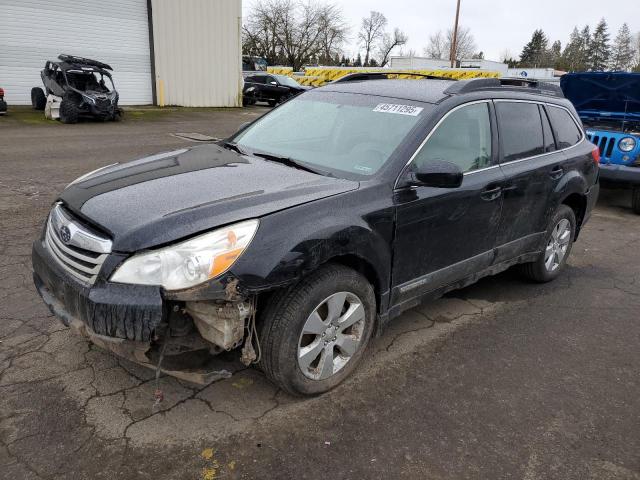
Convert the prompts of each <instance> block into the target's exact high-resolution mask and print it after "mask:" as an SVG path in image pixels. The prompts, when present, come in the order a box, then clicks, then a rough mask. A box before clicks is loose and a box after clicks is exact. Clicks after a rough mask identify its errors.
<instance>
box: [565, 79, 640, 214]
mask: <svg viewBox="0 0 640 480" xmlns="http://www.w3.org/2000/svg"><path fill="white" fill-rule="evenodd" d="M560 86H561V88H562V91H563V92H564V95H565V97H567V98H568V99H569V100H570V101H571V102H572V103H573V105H574V106H575V107H576V110H577V111H578V114H579V115H580V119H581V120H582V123H583V124H584V126H585V128H586V131H587V138H588V139H589V140H591V142H592V143H593V144H595V145H596V146H597V147H598V148H599V149H600V180H601V183H602V185H603V186H614V187H615V186H622V187H626V188H632V208H633V211H634V212H635V213H637V214H640V73H627V72H584V73H569V74H567V75H564V76H563V77H562V78H561V79H560Z"/></svg>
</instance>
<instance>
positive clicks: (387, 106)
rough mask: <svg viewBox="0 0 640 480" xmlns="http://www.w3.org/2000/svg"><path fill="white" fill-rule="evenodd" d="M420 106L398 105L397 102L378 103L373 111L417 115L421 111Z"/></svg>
mask: <svg viewBox="0 0 640 480" xmlns="http://www.w3.org/2000/svg"><path fill="white" fill-rule="evenodd" d="M422 110H423V109H422V107H414V106H413V105H399V104H397V103H379V104H378V105H376V108H374V109H373V111H374V112H382V113H396V114H398V115H411V116H412V117H417V116H418V115H420V112H421V111H422Z"/></svg>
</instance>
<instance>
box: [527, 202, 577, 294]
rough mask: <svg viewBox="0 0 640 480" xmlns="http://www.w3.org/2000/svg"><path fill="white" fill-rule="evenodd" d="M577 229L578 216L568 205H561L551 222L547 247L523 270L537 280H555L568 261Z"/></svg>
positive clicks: (547, 233) (529, 276)
mask: <svg viewBox="0 0 640 480" xmlns="http://www.w3.org/2000/svg"><path fill="white" fill-rule="evenodd" d="M575 231H576V216H575V213H574V212H573V210H572V209H571V208H569V207H568V206H567V205H560V208H558V210H557V211H556V213H555V215H554V216H553V218H552V219H551V221H550V222H549V226H548V227H547V232H546V237H545V243H544V245H545V247H544V250H543V251H542V252H541V253H540V255H539V256H538V258H537V259H536V260H535V261H533V262H531V263H525V264H524V265H522V272H523V273H524V275H525V276H526V277H528V278H530V279H531V280H534V281H536V282H541V283H542V282H550V281H551V280H555V279H556V278H557V277H558V276H559V275H560V273H561V272H562V270H563V269H564V266H565V265H566V263H567V259H568V258H569V254H570V253H571V247H572V246H573V239H574V238H575Z"/></svg>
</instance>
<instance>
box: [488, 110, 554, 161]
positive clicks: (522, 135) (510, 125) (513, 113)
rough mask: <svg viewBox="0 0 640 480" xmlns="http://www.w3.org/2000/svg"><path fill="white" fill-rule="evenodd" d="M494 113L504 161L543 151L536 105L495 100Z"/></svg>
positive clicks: (540, 123) (530, 155)
mask: <svg viewBox="0 0 640 480" xmlns="http://www.w3.org/2000/svg"><path fill="white" fill-rule="evenodd" d="M496 113H497V116H498V127H499V131H500V143H501V145H502V158H503V161H504V162H512V161H514V160H519V159H521V158H527V157H532V156H534V155H540V154H542V153H544V137H543V134H542V122H541V121H540V113H539V111H538V105H537V104H535V103H517V102H497V103H496Z"/></svg>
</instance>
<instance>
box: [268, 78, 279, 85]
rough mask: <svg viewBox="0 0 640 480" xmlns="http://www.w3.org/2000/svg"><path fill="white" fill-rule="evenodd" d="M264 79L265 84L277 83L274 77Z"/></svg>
mask: <svg viewBox="0 0 640 480" xmlns="http://www.w3.org/2000/svg"><path fill="white" fill-rule="evenodd" d="M265 78H266V80H267V81H266V83H269V84H271V83H272V82H275V83H278V81H277V80H276V79H275V78H274V77H265Z"/></svg>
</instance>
